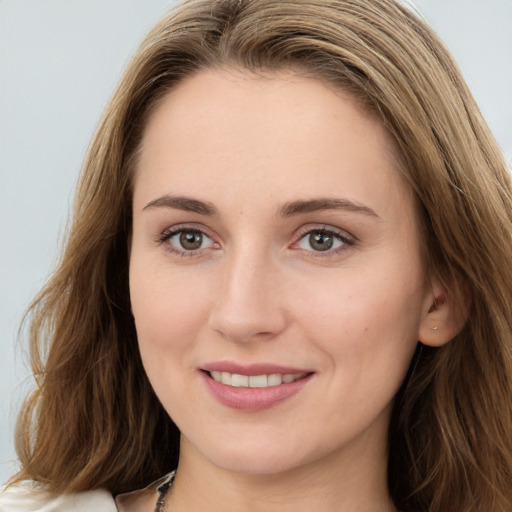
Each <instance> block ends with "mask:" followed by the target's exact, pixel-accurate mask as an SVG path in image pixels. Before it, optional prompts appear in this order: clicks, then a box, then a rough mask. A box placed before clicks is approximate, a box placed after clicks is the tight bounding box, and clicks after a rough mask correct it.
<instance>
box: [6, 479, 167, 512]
mask: <svg viewBox="0 0 512 512" xmlns="http://www.w3.org/2000/svg"><path fill="white" fill-rule="evenodd" d="M173 478H174V472H172V473H169V474H168V475H166V476H165V477H164V478H161V479H160V480H157V481H156V482H153V483H152V484H150V485H148V486H147V487H145V488H144V489H140V490H137V491H132V492H130V493H126V494H121V495H119V496H116V498H115V499H114V498H113V496H112V494H110V493H109V492H108V491H107V490H105V489H96V490H94V491H85V492H80V493H76V494H62V495H59V496H55V495H51V494H49V493H47V492H45V491H43V490H42V489H41V487H40V486H39V485H37V484H36V483H34V482H31V481H29V480H27V481H24V482H20V483H18V484H15V485H11V486H10V487H7V488H6V489H2V490H1V491H0V512H125V511H126V510H127V507H130V508H131V506H133V504H134V503H136V502H137V500H138V499H142V498H144V497H147V496H148V495H151V497H152V499H153V498H154V501H155V503H156V499H157V497H158V490H157V489H158V487H159V486H160V485H161V484H162V483H165V482H168V481H170V482H172V480H173ZM130 505H131V506H130Z"/></svg>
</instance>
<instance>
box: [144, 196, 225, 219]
mask: <svg viewBox="0 0 512 512" xmlns="http://www.w3.org/2000/svg"><path fill="white" fill-rule="evenodd" d="M149 208H174V209H176V210H183V211H185V212H192V213H198V214H199V215H208V216H213V215H217V214H218V211H217V208H215V206H213V204H212V203H208V202H206V201H199V200H198V199H193V198H191V197H185V196H171V195H165V196H162V197H159V198H158V199H155V200H153V201H150V202H149V203H148V204H147V205H146V206H144V208H143V210H147V209H149Z"/></svg>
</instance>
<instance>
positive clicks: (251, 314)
mask: <svg viewBox="0 0 512 512" xmlns="http://www.w3.org/2000/svg"><path fill="white" fill-rule="evenodd" d="M249 252H251V251H239V253H238V254H233V255H232V257H231V258H226V261H225V262H224V268H223V276H222V283H221V286H220V290H219V295H218V300H217V302H216V303H215V305H214V307H213V308H212V310H211V313H210V318H209V327H210V328H211V329H213V330H215V331H216V332H217V333H219V334H220V335H222V336H223V337H225V338H227V339H229V340H232V341H235V342H247V341H251V340H264V339H272V338H274V337H275V336H277V335H278V334H280V333H281V332H282V331H283V330H284V329H285V328H286V324H287V315H286V308H285V304H284V297H283V288H282V287H281V285H283V284H284V283H282V275H281V273H280V272H279V269H278V268H277V264H273V263H272V261H271V259H272V258H271V257H270V256H269V255H267V254H264V253H260V254H259V255H257V254H254V253H252V254H248V253H249Z"/></svg>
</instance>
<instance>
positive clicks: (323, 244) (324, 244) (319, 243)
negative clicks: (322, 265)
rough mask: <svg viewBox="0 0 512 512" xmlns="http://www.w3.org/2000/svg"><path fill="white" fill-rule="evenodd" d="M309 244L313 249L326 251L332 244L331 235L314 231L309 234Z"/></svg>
mask: <svg viewBox="0 0 512 512" xmlns="http://www.w3.org/2000/svg"><path fill="white" fill-rule="evenodd" d="M308 241H309V245H310V246H311V248H312V249H313V250H315V251H327V250H329V249H331V248H332V246H333V245H334V240H333V236H332V235H331V234H330V233H326V232H323V231H314V232H312V233H310V234H309V240H308Z"/></svg>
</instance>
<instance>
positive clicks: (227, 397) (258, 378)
mask: <svg viewBox="0 0 512 512" xmlns="http://www.w3.org/2000/svg"><path fill="white" fill-rule="evenodd" d="M200 374H201V375H202V377H203V381H204V383H205V384H206V388H207V389H208V390H209V391H210V393H211V395H212V396H213V397H214V398H215V399H216V400H217V401H218V402H219V403H220V404H221V405H223V406H227V407H229V408H231V409H236V410H239V411H244V412H258V411H262V410H265V409H270V408H272V407H275V406H277V405H279V404H281V403H282V402H284V401H287V400H288V399H291V398H292V397H293V396H294V395H297V394H298V393H300V392H301V390H302V389H304V387H307V386H308V383H309V382H311V381H312V379H313V377H314V374H315V372H312V371H305V370H304V369H298V368H290V367H284V366H278V365H274V364H266V363H265V364H253V365H248V366H241V365H238V364H236V363H230V362H219V363H212V364H209V365H207V367H203V368H201V372H200Z"/></svg>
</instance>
